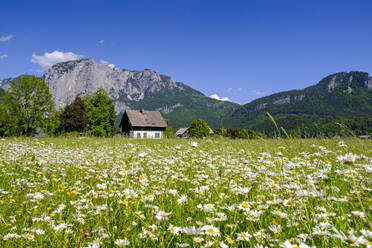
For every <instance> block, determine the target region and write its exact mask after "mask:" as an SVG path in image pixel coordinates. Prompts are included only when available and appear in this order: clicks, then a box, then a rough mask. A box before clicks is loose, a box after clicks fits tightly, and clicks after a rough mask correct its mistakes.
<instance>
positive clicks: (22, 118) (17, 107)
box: [4, 76, 54, 136]
mask: <svg viewBox="0 0 372 248" xmlns="http://www.w3.org/2000/svg"><path fill="white" fill-rule="evenodd" d="M4 101H5V106H4V112H5V113H4V115H5V116H6V123H5V126H6V131H5V132H6V134H8V135H28V136H31V135H32V134H33V133H34V132H35V129H36V128H43V127H44V121H45V119H46V118H47V117H48V116H50V115H52V114H53V113H54V102H53V100H52V94H51V93H50V91H49V87H48V86H47V84H46V83H45V81H44V80H43V79H41V78H38V77H36V76H22V77H19V78H18V81H17V82H12V83H11V84H10V88H9V90H8V91H7V92H6V94H5V96H4Z"/></svg>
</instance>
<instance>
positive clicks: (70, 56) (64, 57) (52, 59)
mask: <svg viewBox="0 0 372 248" xmlns="http://www.w3.org/2000/svg"><path fill="white" fill-rule="evenodd" d="M83 57H84V56H83V55H79V54H74V53H72V52H66V53H65V52H60V51H57V50H56V51H54V52H51V53H48V52H46V53H44V55H41V56H38V55H36V54H32V59H31V62H32V63H35V64H38V65H40V66H41V67H44V68H47V67H51V66H52V65H54V64H57V63H60V62H65V61H70V60H77V59H81V58H83Z"/></svg>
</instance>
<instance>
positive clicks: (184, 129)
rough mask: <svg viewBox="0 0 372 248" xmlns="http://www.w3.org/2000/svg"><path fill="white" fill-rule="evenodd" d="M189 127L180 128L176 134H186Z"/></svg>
mask: <svg viewBox="0 0 372 248" xmlns="http://www.w3.org/2000/svg"><path fill="white" fill-rule="evenodd" d="M188 129H189V128H188V127H181V128H180V129H178V130H177V132H176V136H177V135H182V134H184V133H185V132H186V131H187V130H188Z"/></svg>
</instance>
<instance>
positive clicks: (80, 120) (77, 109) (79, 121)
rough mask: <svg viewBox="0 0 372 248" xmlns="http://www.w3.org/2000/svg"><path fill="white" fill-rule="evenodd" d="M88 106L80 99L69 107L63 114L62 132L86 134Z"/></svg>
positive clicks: (76, 99)
mask: <svg viewBox="0 0 372 248" xmlns="http://www.w3.org/2000/svg"><path fill="white" fill-rule="evenodd" d="M85 112H86V106H85V103H84V101H83V100H82V99H81V98H80V97H76V98H75V100H74V101H73V102H72V103H71V104H69V105H67V106H66V107H65V109H64V110H63V113H62V118H61V119H62V130H63V131H64V132H73V131H77V132H80V133H81V132H85V131H86V128H87V124H88V119H87V117H86V113H85Z"/></svg>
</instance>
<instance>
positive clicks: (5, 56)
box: [0, 54, 8, 59]
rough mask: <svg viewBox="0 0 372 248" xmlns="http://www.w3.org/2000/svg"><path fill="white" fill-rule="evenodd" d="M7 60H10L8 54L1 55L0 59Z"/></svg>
mask: <svg viewBox="0 0 372 248" xmlns="http://www.w3.org/2000/svg"><path fill="white" fill-rule="evenodd" d="M6 58H8V55H6V54H2V55H0V59H6Z"/></svg>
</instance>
